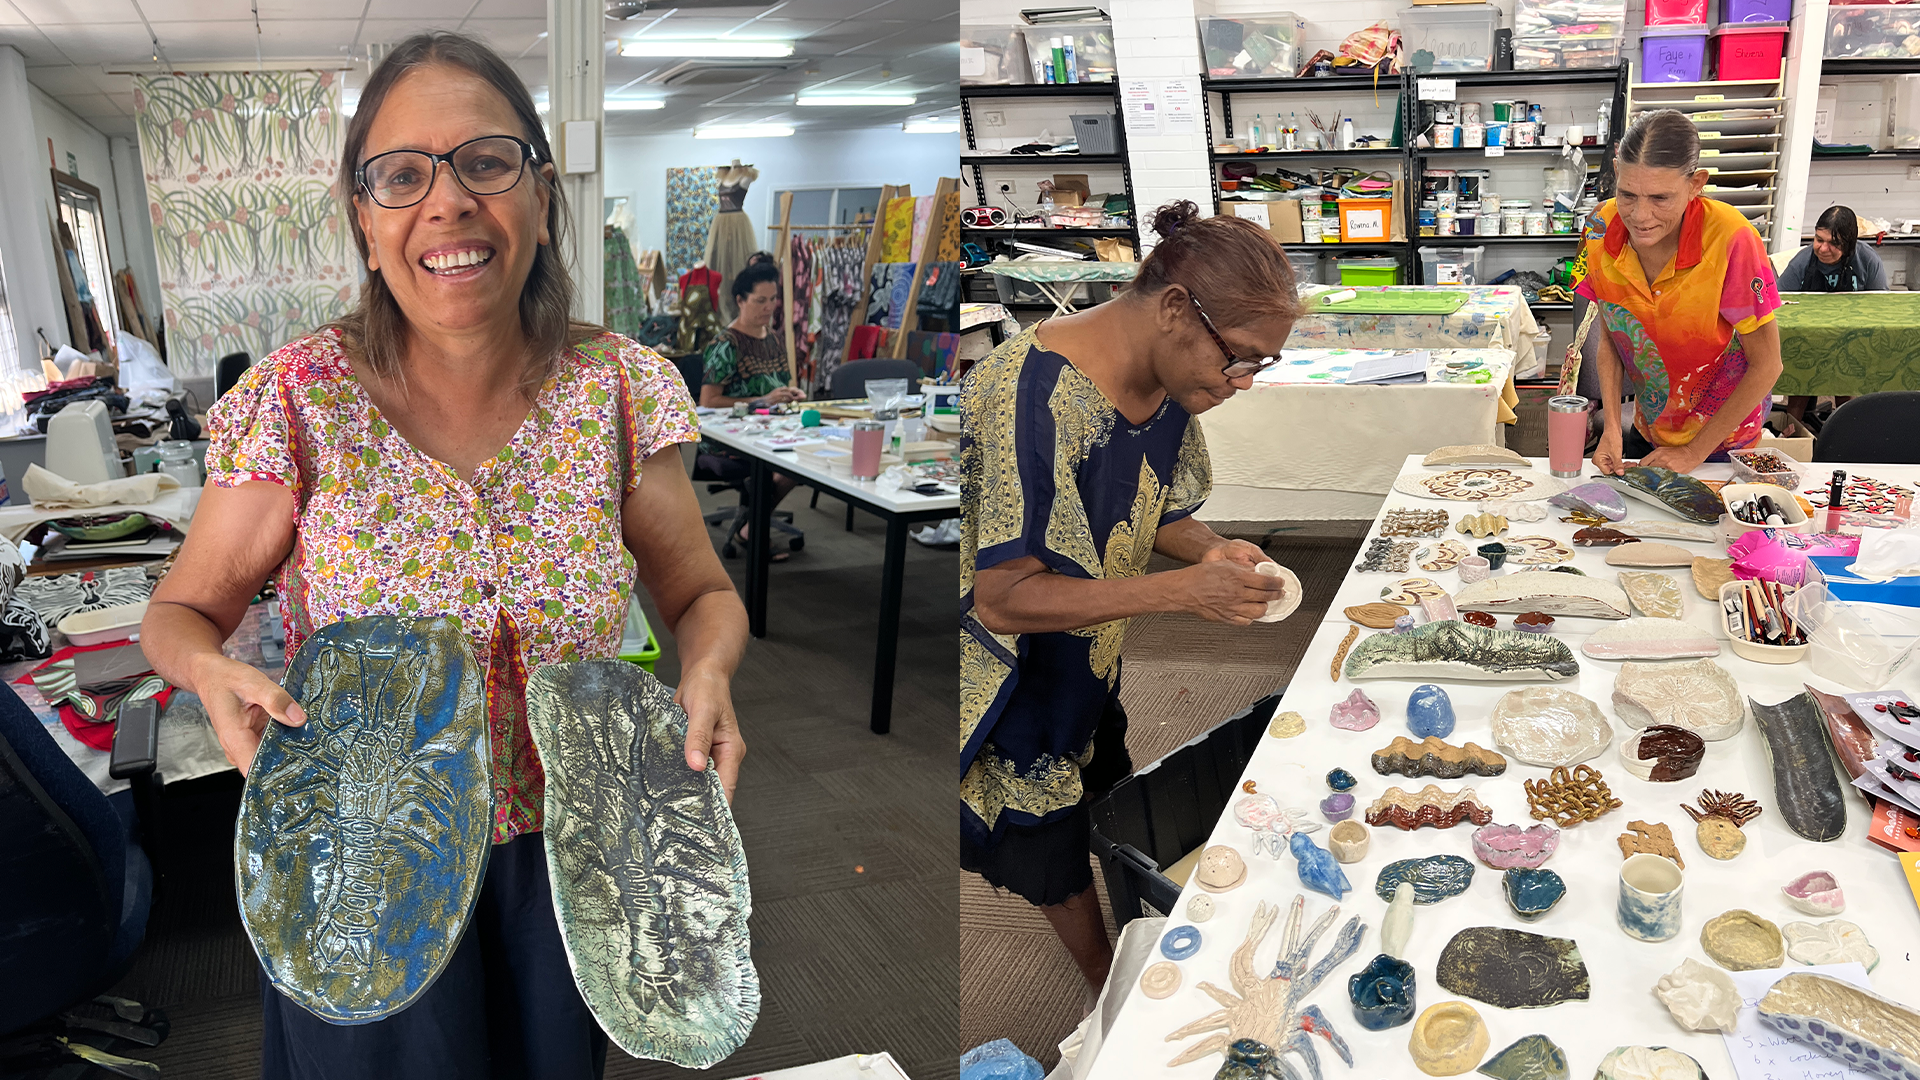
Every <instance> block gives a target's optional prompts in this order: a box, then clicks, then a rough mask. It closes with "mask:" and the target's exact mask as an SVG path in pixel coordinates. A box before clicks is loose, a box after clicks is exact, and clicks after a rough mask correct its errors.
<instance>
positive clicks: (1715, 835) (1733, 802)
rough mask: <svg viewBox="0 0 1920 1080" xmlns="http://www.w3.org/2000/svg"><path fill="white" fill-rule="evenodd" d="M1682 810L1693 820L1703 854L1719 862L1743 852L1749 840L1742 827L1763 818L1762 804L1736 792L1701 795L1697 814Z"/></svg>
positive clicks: (1705, 793)
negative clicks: (1761, 814)
mask: <svg viewBox="0 0 1920 1080" xmlns="http://www.w3.org/2000/svg"><path fill="white" fill-rule="evenodd" d="M1680 809H1682V810H1685V811H1686V812H1687V816H1688V817H1690V818H1692V819H1693V820H1694V823H1695V824H1694V839H1695V840H1697V841H1698V842H1699V844H1700V850H1702V851H1704V852H1706V853H1707V854H1708V855H1711V856H1713V857H1714V858H1716V859H1731V858H1733V857H1734V856H1735V855H1738V854H1740V852H1742V851H1744V850H1745V849H1746V846H1747V836H1746V834H1745V833H1743V832H1741V831H1740V827H1741V826H1743V825H1745V824H1746V823H1747V822H1749V821H1752V820H1753V819H1754V818H1757V817H1759V816H1760V804H1759V803H1757V802H1754V801H1753V800H1752V799H1749V798H1747V797H1745V796H1744V795H1741V794H1740V793H1739V792H1737V791H1712V790H1708V791H1702V792H1701V793H1700V808H1699V809H1698V810H1696V809H1694V808H1693V807H1691V806H1688V805H1687V804H1685V803H1681V804H1680Z"/></svg>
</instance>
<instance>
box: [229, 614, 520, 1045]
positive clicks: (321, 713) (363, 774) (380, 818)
mask: <svg viewBox="0 0 1920 1080" xmlns="http://www.w3.org/2000/svg"><path fill="white" fill-rule="evenodd" d="M285 685H286V688H287V692H288V693H290V694H292V695H293V699H294V700H295V701H298V702H299V703H300V705H301V707H302V708H303V709H305V710H306V714H307V722H306V724H305V725H304V726H302V727H284V726H282V725H280V724H268V725H267V726H266V730H265V731H264V732H262V734H261V740H260V749H259V751H258V752H257V753H256V754H255V755H254V759H253V767H252V769H251V770H250V771H249V773H248V775H247V786H246V792H245V793H244V794H243V795H242V796H241V801H240V819H239V823H238V826H237V827H236V829H235V830H234V880H235V885H236V887H237V889H238V892H239V897H240V915H241V920H242V921H243V922H244V923H245V924H246V928H247V936H248V937H249V938H250V939H251V940H252V942H253V947H254V951H255V952H257V953H258V954H259V955H260V964H261V966H262V968H263V969H264V970H265V971H266V973H267V978H268V980H269V981H270V982H272V983H273V985H274V986H275V987H276V988H277V989H278V990H279V991H280V992H281V993H283V994H285V995H286V996H287V997H289V998H292V999H293V1000H294V1001H296V1002H298V1003H299V1004H300V1006H301V1007H302V1008H305V1009H306V1010H308V1011H309V1012H312V1013H313V1014H314V1015H316V1016H318V1017H320V1018H321V1019H322V1020H326V1021H328V1022H329V1023H334V1024H365V1023H369V1022H371V1021H374V1020H379V1019H382V1018H384V1017H387V1016H390V1015H392V1014H394V1013H396V1012H399V1011H400V1010H401V1009H404V1008H406V1007H407V1006H408V1005H410V1004H412V1003H413V1002H414V1000H415V999H416V998H418V997H419V996H420V995H421V994H422V993H424V992H425V991H426V989H427V987H428V986H430V985H432V983H433V981H434V980H435V979H436V978H438V977H439V975H440V972H441V970H442V969H444V968H445V966H446V963H447V961H448V960H449V959H450V958H451V957H452V955H453V950H454V948H455V946H457V945H458V944H459V943H460V939H461V935H462V932H463V931H464V930H465V929H466V925H467V920H468V918H469V917H470V916H471V914H472V912H473V905H474V901H475V899H476V898H477V897H478V896H479V894H480V882H481V880H482V879H483V878H484V877H485V876H486V866H487V855H488V852H489V851H490V850H491V849H492V845H493V799H492V792H493V785H492V784H491V783H490V782H489V776H490V775H491V772H490V763H489V760H488V741H487V707H486V691H485V679H484V677H483V674H482V669H481V667H480V665H479V664H478V663H477V662H476V661H475V660H474V657H473V653H472V652H471V650H470V649H469V648H468V645H467V636H466V634H465V633H464V632H463V631H462V630H461V629H460V624H459V623H458V622H457V621H455V620H452V619H400V618H393V617H388V616H379V617H375V618H367V619H353V620H349V621H347V622H339V623H334V624H333V625H331V626H327V627H324V628H322V629H320V630H318V631H316V632H315V633H314V635H313V636H312V637H310V638H308V639H307V641H306V643H305V644H303V645H302V646H301V647H300V651H299V652H298V653H296V654H295V655H294V658H293V663H292V664H291V665H290V666H289V667H288V669H287V677H286V681H285Z"/></svg>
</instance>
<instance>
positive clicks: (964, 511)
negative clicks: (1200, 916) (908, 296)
mask: <svg viewBox="0 0 1920 1080" xmlns="http://www.w3.org/2000/svg"><path fill="white" fill-rule="evenodd" d="M1153 227H1154V231H1155V232H1157V233H1159V235H1160V238H1161V239H1160V243H1159V244H1158V246H1156V247H1155V248H1154V249H1153V251H1152V252H1151V253H1150V254H1148V256H1147V258H1146V261H1144V262H1142V263H1141V264H1140V270H1139V273H1138V274H1137V275H1135V277H1134V280H1133V281H1132V282H1131V283H1130V284H1129V285H1128V286H1127V288H1126V290H1125V291H1124V292H1123V293H1121V294H1120V295H1119V296H1118V297H1116V298H1114V299H1113V300H1112V301H1110V302H1108V303H1105V304H1101V305H1099V306H1097V307H1094V308H1091V309H1088V310H1086V311H1083V312H1079V313H1077V314H1074V315H1069V316H1066V317H1064V318H1058V319H1049V320H1047V321H1046V322H1044V323H1041V324H1040V325H1038V326H1036V327H1033V328H1031V329H1029V330H1028V331H1027V332H1026V333H1023V334H1021V335H1019V336H1018V337H1016V338H1014V339H1013V340H1011V341H1009V342H1007V343H1006V344H1005V345H1002V346H1001V347H1000V348H998V349H996V350H995V351H994V352H993V354H992V355H990V356H988V357H987V358H986V359H984V360H982V361H980V362H979V363H977V364H975V365H974V367H973V369H972V370H971V371H970V372H969V373H968V375H967V380H966V385H965V386H964V388H963V389H962V390H961V395H960V424H961V475H962V487H961V542H960V593H961V626H960V701H961V707H960V741H961V752H960V768H961V773H962V779H961V781H960V836H961V840H960V864H961V866H962V867H963V868H965V869H966V870H969V871H971V872H974V873H977V874H979V875H981V876H982V877H984V878H986V880H987V881H988V882H990V883H992V884H993V885H995V886H997V887H1000V888H1005V889H1009V890H1011V891H1013V892H1015V893H1018V894H1019V895H1020V896H1021V897H1023V898H1024V899H1026V901H1027V902H1028V903H1031V904H1034V905H1036V906H1038V907H1039V908H1040V909H1041V910H1042V912H1044V913H1045V915H1046V917H1047V919H1048V921H1049V922H1050V923H1051V924H1052V925H1053V928H1054V931H1055V932H1056V933H1057V934H1059V936H1060V939H1061V941H1062V942H1063V943H1064V944H1065V945H1066V948H1067V950H1068V952H1069V953H1071V954H1072V956H1073V959H1074V962H1075V963H1076V964H1077V965H1078V966H1079V968H1080V973H1081V975H1082V976H1083V977H1084V978H1085V979H1086V980H1087V984H1088V986H1090V987H1091V988H1093V989H1095V990H1097V989H1099V988H1100V987H1101V986H1102V985H1104V984H1105V982H1106V979H1107V974H1108V969H1109V967H1110V965H1111V963H1112V960H1113V952H1112V950H1111V948H1110V947H1109V946H1108V944H1107V935H1106V928H1105V920H1104V918H1103V916H1102V914H1101V911H1100V905H1099V901H1098V899H1097V897H1096V894H1095V893H1094V891H1093V875H1092V873H1091V871H1090V870H1089V869H1088V865H1087V845H1088V836H1089V828H1090V824H1091V818H1090V816H1089V812H1088V809H1087V806H1088V803H1089V802H1091V801H1092V800H1093V799H1095V798H1097V797H1098V796H1099V795H1101V794H1102V793H1103V792H1105V791H1106V789H1107V788H1109V787H1111V786H1112V785H1113V784H1115V783H1116V782H1118V781H1120V780H1122V779H1124V778H1125V777H1126V776H1127V775H1128V773H1130V772H1131V771H1132V762H1131V761H1130V760H1129V758H1128V756H1127V748H1126V730H1127V718H1126V713H1125V712H1124V711H1123V710H1122V709H1121V708H1120V700H1119V683H1120V642H1121V638H1122V637H1123V636H1124V635H1125V633H1126V628H1127V620H1128V618H1129V617H1130V616H1134V615H1144V614H1147V613H1149V612H1157V611H1184V612H1189V613H1191V614H1194V615H1199V616H1201V617H1203V618H1207V619H1212V620H1214V621H1216V622H1224V623H1232V624H1235V625H1239V626H1245V625H1247V624H1248V623H1250V622H1252V621H1254V620H1255V619H1276V618H1284V617H1285V616H1286V615H1287V614H1289V613H1290V612H1291V611H1292V610H1293V608H1295V607H1297V606H1298V605H1299V603H1300V583H1299V581H1298V580H1296V579H1295V578H1294V577H1293V575H1292V574H1290V573H1288V572H1287V571H1285V570H1284V569H1282V568H1280V567H1279V566H1277V565H1271V564H1272V560H1270V559H1268V558H1267V556H1266V554H1265V553H1264V552H1263V551H1261V549H1260V548H1259V547H1258V546H1256V545H1254V544H1251V543H1248V542H1247V541H1245V540H1227V539H1224V538H1222V537H1220V536H1218V535H1216V534H1215V533H1214V531H1213V530H1212V529H1209V528H1208V527H1207V526H1205V525H1203V524H1201V523H1200V522H1199V521H1197V520H1195V519H1194V517H1193V514H1194V512H1195V511H1196V510H1198V509H1199V508H1200V504H1201V502H1203V501H1204V500H1205V499H1206V498H1207V495H1208V494H1209V492H1210V490H1211V487H1212V468H1211V465H1210V463H1209V462H1208V459H1207V447H1206V441H1205V439H1204V438H1203V437H1202V435H1201V430H1200V423H1199V421H1198V420H1197V419H1196V417H1197V415H1198V414H1200V413H1203V412H1205V411H1207V410H1208V409H1211V408H1213V407H1214V406H1215V405H1218V404H1220V403H1221V402H1223V401H1225V400H1226V399H1227V398H1229V397H1232V396H1233V395H1234V394H1235V393H1236V392H1238V391H1241V390H1245V389H1247V388H1248V387H1250V386H1251V385H1252V384H1253V376H1254V375H1255V374H1256V373H1258V372H1259V371H1260V370H1261V369H1263V368H1266V367H1268V366H1270V365H1272V364H1274V363H1275V362H1276V361H1277V359H1278V357H1279V355H1280V349H1281V347H1282V346H1283V345H1285V344H1286V340H1287V334H1288V333H1289V332H1290V331H1291V330H1292V328H1293V320H1294V318H1295V317H1296V316H1297V315H1298V313H1299V305H1298V302H1297V300H1296V298H1295V292H1294V282H1293V273H1292V269H1291V267H1289V265H1288V263H1287V257H1286V253H1285V252H1284V251H1283V250H1282V249H1281V248H1280V245H1278V244H1277V243H1275V242H1274V241H1273V239H1272V237H1271V236H1270V235H1269V234H1268V233H1267V231H1266V230H1265V229H1262V228H1260V227H1259V226H1258V225H1255V224H1253V223H1252V222H1250V221H1246V220H1244V219H1241V218H1235V217H1215V218H1209V219H1204V220H1203V219H1202V218H1201V217H1200V215H1199V211H1198V210H1197V209H1196V208H1195V207H1194V205H1193V204H1192V203H1190V202H1179V203H1173V204H1170V205H1168V206H1163V207H1161V208H1160V210H1159V212H1158V213H1156V214H1155V215H1154V219H1153ZM1155 552H1158V553H1160V554H1163V555H1167V556H1170V557H1172V558H1174V559H1177V560H1179V561H1181V562H1184V563H1189V564H1191V565H1189V566H1186V567H1184V568H1182V569H1178V570H1169V571H1164V572H1161V573H1155V574H1148V573H1147V572H1146V571H1147V560H1148V559H1149V558H1150V557H1151V556H1152V555H1153V554H1154V553H1155ZM1262 564H1269V565H1267V566H1266V568H1265V570H1264V571H1262V570H1256V569H1255V568H1256V567H1259V566H1261V565H1262Z"/></svg>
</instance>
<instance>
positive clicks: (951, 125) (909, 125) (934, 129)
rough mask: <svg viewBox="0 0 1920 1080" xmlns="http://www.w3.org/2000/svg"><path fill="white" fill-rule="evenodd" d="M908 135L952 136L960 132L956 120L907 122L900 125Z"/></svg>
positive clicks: (958, 123)
mask: <svg viewBox="0 0 1920 1080" xmlns="http://www.w3.org/2000/svg"><path fill="white" fill-rule="evenodd" d="M900 130H901V131H903V132H905V133H907V134H908V135H953V134H957V133H958V132H959V130H960V121H958V120H909V121H907V122H906V123H904V124H902V125H900Z"/></svg>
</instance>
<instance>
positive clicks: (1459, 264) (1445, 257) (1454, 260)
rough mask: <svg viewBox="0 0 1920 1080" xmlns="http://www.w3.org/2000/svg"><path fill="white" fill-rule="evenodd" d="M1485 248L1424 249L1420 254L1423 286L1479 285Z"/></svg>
mask: <svg viewBox="0 0 1920 1080" xmlns="http://www.w3.org/2000/svg"><path fill="white" fill-rule="evenodd" d="M1486 253H1487V249H1486V248H1484V247H1459V248H1444V247H1435V248H1424V249H1422V250H1421V252H1420V282H1421V284H1423V285H1478V284H1480V260H1481V259H1482V258H1484V257H1485V256H1486Z"/></svg>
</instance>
